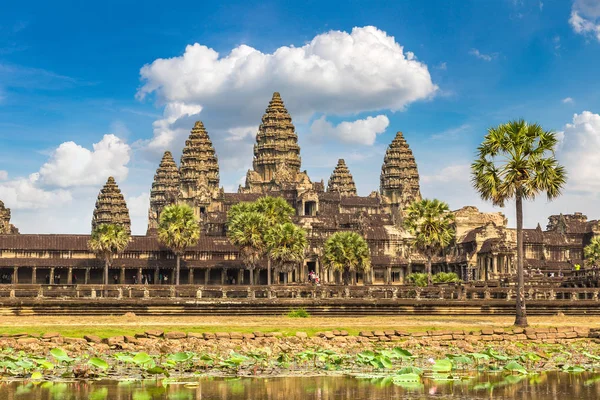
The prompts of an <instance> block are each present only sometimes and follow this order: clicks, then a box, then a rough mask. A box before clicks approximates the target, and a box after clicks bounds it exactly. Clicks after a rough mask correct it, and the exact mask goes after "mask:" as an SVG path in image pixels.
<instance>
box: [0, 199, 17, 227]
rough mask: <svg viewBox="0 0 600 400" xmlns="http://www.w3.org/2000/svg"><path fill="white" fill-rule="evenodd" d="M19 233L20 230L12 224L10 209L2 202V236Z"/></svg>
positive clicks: (0, 214) (0, 215)
mask: <svg viewBox="0 0 600 400" xmlns="http://www.w3.org/2000/svg"><path fill="white" fill-rule="evenodd" d="M12 233H19V230H18V229H17V228H15V226H14V225H12V224H11V223H10V208H7V207H5V206H4V203H3V202H2V200H0V235H7V234H12Z"/></svg>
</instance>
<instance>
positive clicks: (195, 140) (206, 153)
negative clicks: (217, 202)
mask: <svg viewBox="0 0 600 400" xmlns="http://www.w3.org/2000/svg"><path fill="white" fill-rule="evenodd" d="M218 191H219V162H218V159H217V155H216V153H215V148H214V147H213V144H212V142H211V140H210V137H209V136H208V132H206V129H205V128H204V124H203V123H202V122H201V121H197V122H196V123H195V124H194V128H193V129H192V131H191V132H190V136H189V137H188V139H187V140H186V141H185V147H184V148H183V154H182V156H181V163H180V165H179V200H181V201H183V202H185V203H187V204H189V205H190V206H192V207H193V208H198V210H196V211H197V212H196V214H197V216H199V214H200V213H201V212H202V210H201V208H202V207H204V210H206V207H207V206H208V205H209V204H210V202H211V199H212V198H213V197H214V196H215V195H216V194H217V193H218Z"/></svg>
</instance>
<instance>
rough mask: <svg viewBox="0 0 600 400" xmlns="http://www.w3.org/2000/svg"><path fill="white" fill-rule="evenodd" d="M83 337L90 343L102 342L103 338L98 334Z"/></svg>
mask: <svg viewBox="0 0 600 400" xmlns="http://www.w3.org/2000/svg"><path fill="white" fill-rule="evenodd" d="M83 338H84V339H85V340H87V341H88V342H90V343H101V342H102V338H101V337H100V336H96V335H85V336H84V337H83Z"/></svg>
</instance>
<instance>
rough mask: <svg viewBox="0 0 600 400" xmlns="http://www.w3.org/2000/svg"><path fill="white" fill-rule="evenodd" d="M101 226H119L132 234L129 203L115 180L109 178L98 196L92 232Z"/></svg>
mask: <svg viewBox="0 0 600 400" xmlns="http://www.w3.org/2000/svg"><path fill="white" fill-rule="evenodd" d="M101 224H117V225H121V226H123V227H124V228H125V229H126V230H127V232H129V233H130V232H131V220H130V219H129V210H128V209H127V203H125V198H124V197H123V194H122V193H121V189H119V186H117V182H115V178H113V177H112V176H111V177H109V178H108V180H107V181H106V184H105V185H104V187H103V188H102V189H101V190H100V193H99V194H98V200H96V208H95V209H94V215H93V217H92V230H94V229H96V227H97V226H98V225H101Z"/></svg>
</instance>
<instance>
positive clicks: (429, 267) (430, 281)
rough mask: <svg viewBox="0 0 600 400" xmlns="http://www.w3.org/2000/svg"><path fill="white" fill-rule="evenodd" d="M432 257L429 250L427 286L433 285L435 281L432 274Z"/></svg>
mask: <svg viewBox="0 0 600 400" xmlns="http://www.w3.org/2000/svg"><path fill="white" fill-rule="evenodd" d="M431 258H432V255H431V252H430V251H428V252H427V266H426V267H427V286H431V284H432V283H433V279H432V276H431Z"/></svg>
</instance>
